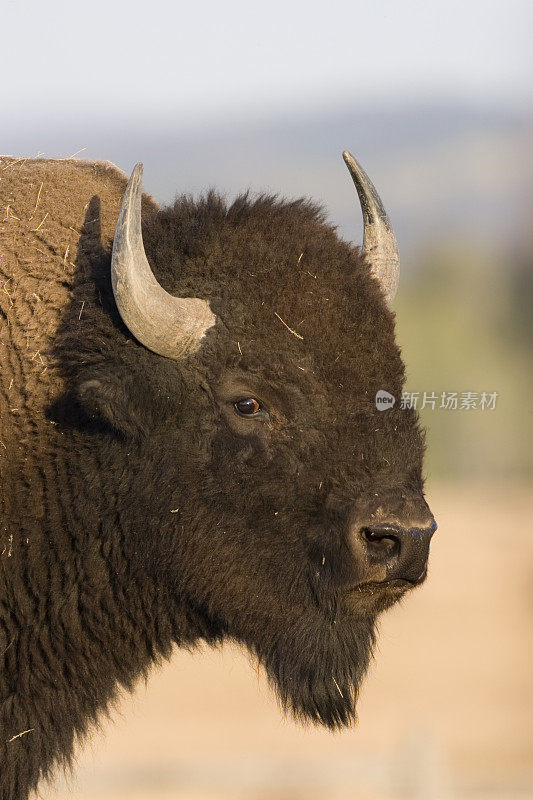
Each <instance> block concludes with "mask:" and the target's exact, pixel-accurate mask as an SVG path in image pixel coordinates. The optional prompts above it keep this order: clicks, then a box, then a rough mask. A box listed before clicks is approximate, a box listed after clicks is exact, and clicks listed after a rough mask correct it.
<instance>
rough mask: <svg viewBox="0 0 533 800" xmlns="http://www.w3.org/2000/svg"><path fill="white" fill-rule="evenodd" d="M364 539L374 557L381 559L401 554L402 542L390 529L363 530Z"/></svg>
mask: <svg viewBox="0 0 533 800" xmlns="http://www.w3.org/2000/svg"><path fill="white" fill-rule="evenodd" d="M362 534H363V538H364V540H365V542H366V545H367V549H368V550H369V552H370V553H372V555H374V556H377V557H378V558H381V559H386V558H390V557H391V556H395V555H398V554H399V551H400V541H399V539H398V537H397V536H395V535H394V533H393V532H392V531H391V530H390V529H388V528H378V527H376V528H363V529H362Z"/></svg>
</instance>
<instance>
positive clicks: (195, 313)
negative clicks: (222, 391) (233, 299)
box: [111, 164, 216, 359]
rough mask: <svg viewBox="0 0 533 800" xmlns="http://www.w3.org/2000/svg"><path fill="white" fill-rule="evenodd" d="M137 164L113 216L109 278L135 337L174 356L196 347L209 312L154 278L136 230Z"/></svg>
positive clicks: (211, 318) (138, 218)
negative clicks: (113, 233) (116, 216)
mask: <svg viewBox="0 0 533 800" xmlns="http://www.w3.org/2000/svg"><path fill="white" fill-rule="evenodd" d="M142 169H143V168H142V164H137V166H136V167H135V169H134V170H133V172H132V174H131V178H130V180H129V183H128V185H127V187H126V192H125V194H124V198H123V200H122V206H121V208H120V214H119V216H118V221H117V227H116V230H115V238H114V241H113V254H112V256H111V282H112V285H113V293H114V295H115V300H116V303H117V307H118V310H119V312H120V316H121V317H122V320H123V321H124V324H125V325H126V326H127V328H128V329H129V330H130V331H131V333H132V334H133V335H134V336H135V338H136V339H138V341H139V342H140V343H141V344H143V345H144V346H145V347H147V348H148V349H149V350H153V352H154V353H158V354H159V355H161V356H166V357H167V358H173V359H178V358H180V357H182V356H185V355H187V354H189V353H193V352H195V351H196V350H198V348H199V347H200V342H201V340H202V338H203V336H204V335H205V333H206V331H207V330H208V329H209V328H211V327H212V326H213V325H214V324H215V319H216V317H215V315H214V314H213V312H212V311H211V309H210V308H209V303H208V302H207V301H206V300H200V299H198V298H197V297H174V295H171V294H169V293H168V292H166V291H165V290H164V289H163V287H162V286H160V284H159V283H158V282H157V280H156V278H155V276H154V274H153V272H152V270H151V269H150V265H149V263H148V259H147V258H146V254H145V252H144V245H143V240H142V231H141V199H142Z"/></svg>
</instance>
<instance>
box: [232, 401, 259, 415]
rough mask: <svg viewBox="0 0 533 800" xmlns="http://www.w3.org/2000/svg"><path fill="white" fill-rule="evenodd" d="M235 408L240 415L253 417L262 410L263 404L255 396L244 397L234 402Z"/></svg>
mask: <svg viewBox="0 0 533 800" xmlns="http://www.w3.org/2000/svg"><path fill="white" fill-rule="evenodd" d="M233 408H234V409H235V411H236V412H237V414H238V415H239V416H240V417H253V416H255V415H256V414H258V413H259V411H261V404H260V403H259V402H258V401H257V400H256V399H255V397H243V398H242V399H241V400H237V402H236V403H234V404H233Z"/></svg>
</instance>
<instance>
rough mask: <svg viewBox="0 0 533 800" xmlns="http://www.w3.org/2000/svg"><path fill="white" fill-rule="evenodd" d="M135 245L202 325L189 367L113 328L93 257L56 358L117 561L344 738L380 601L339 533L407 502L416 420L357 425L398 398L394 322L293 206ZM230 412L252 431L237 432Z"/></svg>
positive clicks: (308, 213)
mask: <svg viewBox="0 0 533 800" xmlns="http://www.w3.org/2000/svg"><path fill="white" fill-rule="evenodd" d="M144 239H145V247H146V251H147V255H148V258H149V260H150V261H151V264H152V267H153V269H154V272H155V274H156V276H157V278H158V280H159V281H160V282H161V284H162V285H163V286H164V287H165V288H166V289H167V290H168V291H170V292H172V293H175V294H179V295H182V296H187V295H194V296H197V297H202V298H206V299H208V300H209V301H210V303H211V307H212V309H213V311H214V312H215V313H216V314H217V318H218V320H217V324H216V326H215V328H214V329H212V330H210V331H209V332H208V333H207V335H206V337H205V340H204V344H203V346H202V347H201V349H200V350H199V352H198V353H197V354H196V355H194V356H192V357H189V358H188V359H187V360H186V361H185V362H182V363H176V362H172V361H170V360H166V359H163V358H161V357H158V356H156V355H154V354H152V353H150V352H148V351H146V350H145V349H144V348H142V347H140V346H139V345H138V344H137V343H136V342H134V341H131V340H130V341H128V334H127V331H125V330H124V329H122V330H120V331H119V332H116V331H115V330H114V329H112V328H111V326H112V324H113V323H114V324H115V325H117V326H118V327H119V328H121V327H122V326H121V323H119V322H117V320H116V315H113V314H112V313H111V316H109V313H108V314H107V315H106V311H108V312H110V310H111V309H112V301H111V299H110V297H109V285H108V274H109V261H108V257H107V256H103V257H102V259H101V263H100V265H99V270H98V276H97V283H98V284H99V292H100V296H102V295H104V296H107V298H108V300H107V303H106V304H107V309H106V307H105V306H106V304H104V311H102V310H100V309H99V308H98V307H97V306H95V307H94V308H93V309H92V311H93V313H94V316H91V315H90V314H89V312H88V313H87V317H86V322H85V325H84V326H83V329H82V330H79V329H78V332H77V336H76V338H77V347H76V348H73V347H72V341H71V340H70V339H69V342H68V352H67V353H65V351H64V350H61V347H60V348H59V352H60V353H61V358H62V359H63V360H64V362H65V366H66V367H67V371H68V374H69V379H70V382H71V385H73V387H74V391H75V392H77V398H78V401H79V402H80V405H81V406H82V407H83V408H84V409H85V412H86V413H87V415H88V416H89V417H92V419H93V420H97V421H98V424H99V426H100V427H99V428H98V430H97V431H96V432H95V431H93V432H92V433H91V435H92V436H93V438H94V446H95V447H96V448H99V447H109V446H110V440H111V439H112V440H113V448H114V449H115V452H116V458H117V459H118V461H119V462H121V464H122V466H121V468H120V469H121V472H122V474H123V480H125V481H126V482H127V484H128V498H129V499H128V504H127V506H126V507H124V508H122V509H120V514H121V519H122V524H123V525H124V528H125V530H126V531H127V532H128V536H129V537H131V540H130V542H129V544H130V546H131V548H132V551H131V560H132V562H133V563H134V564H136V568H137V569H138V570H139V571H140V572H142V571H144V570H148V571H149V572H150V574H151V575H152V576H154V578H157V579H159V580H164V581H165V583H166V585H168V586H169V587H171V589H172V592H173V593H174V596H175V597H176V598H177V599H178V601H179V603H180V604H182V605H184V606H185V607H190V608H193V609H195V610H196V611H197V612H199V613H201V614H202V615H205V616H206V617H207V618H208V619H209V620H210V621H211V624H212V625H213V626H214V628H216V629H219V631H220V634H221V635H223V636H229V637H233V638H235V639H237V640H239V641H242V642H244V643H245V644H246V645H247V646H248V647H249V648H250V650H251V651H252V652H254V653H256V654H257V656H258V657H259V659H260V660H261V662H262V663H263V664H264V665H265V667H266V669H267V672H268V674H269V676H270V678H271V680H272V682H273V684H274V686H275V688H276V689H277V691H278V693H279V696H280V698H281V700H282V702H283V704H284V705H285V706H287V707H288V708H290V709H291V710H292V711H294V713H295V714H296V715H298V716H301V717H306V718H311V719H313V720H315V721H319V722H322V723H324V724H326V725H328V726H336V725H342V724H346V723H347V722H349V721H350V719H352V718H353V716H354V713H355V711H354V700H355V695H356V692H357V687H358V685H359V682H360V679H361V677H362V675H363V674H364V672H365V670H366V668H367V665H368V661H369V657H370V653H371V649H372V643H373V637H374V633H373V632H374V621H375V617H376V615H377V613H378V612H379V611H381V610H382V609H383V608H385V607H386V606H387V605H388V604H390V603H391V602H393V600H394V599H396V598H395V597H390V596H388V595H384V594H378V596H376V597H373V598H369V597H366V596H361V597H358V598H357V596H356V593H354V591H353V586H354V584H355V583H356V582H357V580H358V564H357V561H356V559H355V558H354V555H353V553H352V552H351V550H350V545H349V542H348V529H349V525H350V524H351V523H353V520H354V518H355V519H357V518H358V515H359V516H361V518H363V516H364V514H365V513H366V512H367V510H368V508H369V507H370V505H371V504H372V503H374V504H375V505H376V504H377V503H378V501H379V500H380V498H383V497H387V498H388V497H390V496H391V495H393V496H394V495H395V494H396V495H397V496H398V497H399V496H400V495H402V496H405V495H408V496H410V497H411V496H421V492H422V480H421V461H422V453H423V445H422V439H421V435H420V432H419V429H418V427H417V423H416V419H415V418H414V415H413V414H412V413H410V412H407V411H400V410H390V411H388V412H386V413H380V412H378V411H376V409H375V405H374V397H375V394H376V391H377V390H378V389H382V388H383V389H386V390H388V391H389V392H391V393H393V394H394V395H395V396H397V397H398V396H399V395H400V394H401V389H402V385H403V378H404V374H403V365H402V362H401V359H400V354H399V351H398V349H397V347H396V345H395V343H394V336H393V318H392V314H391V313H390V311H389V310H388V309H387V308H386V307H385V304H384V301H383V299H382V296H381V293H380V289H379V287H378V285H377V284H376V282H375V281H374V280H373V279H372V278H371V277H370V276H369V272H368V268H367V266H366V264H364V263H363V262H362V261H361V260H360V258H359V256H358V254H357V251H356V250H354V248H353V247H351V246H350V245H348V244H346V243H344V242H342V241H340V240H339V239H338V238H337V236H336V234H335V232H334V230H333V229H332V228H331V227H329V226H327V225H326V224H324V222H323V220H322V215H321V212H320V211H319V210H317V209H316V208H315V207H314V206H312V205H311V204H309V203H307V202H303V201H299V202H295V203H283V202H279V201H276V200H275V199H273V198H268V197H263V198H260V199H259V200H257V201H255V202H251V201H249V200H248V199H247V198H246V197H243V198H240V199H239V200H237V201H236V202H235V203H234V204H233V205H232V206H231V207H230V208H229V209H228V208H226V206H225V205H224V203H223V202H222V201H221V200H220V199H219V198H218V197H216V196H215V195H210V196H209V197H208V198H207V199H205V200H202V201H200V202H199V203H198V204H194V203H192V202H191V201H189V200H187V199H183V200H181V201H179V202H177V203H176V205H175V206H174V207H173V208H171V209H167V210H165V211H162V212H160V213H159V214H157V215H155V216H154V217H152V218H151V219H150V220H149V221H148V223H147V225H146V227H145V232H144ZM113 316H115V319H112V317H113ZM289 328H290V329H292V330H289ZM102 330H103V331H105V332H106V334H105V343H104V346H102V344H103V341H104V339H103V337H102ZM108 331H109V333H107V332H108ZM67 358H68V363H67V360H66V359H67ZM81 365H83V366H81ZM243 397H244V398H246V397H254V398H257V399H258V400H259V402H260V404H261V409H262V411H263V412H264V413H263V414H262V416H261V417H260V418H259V419H245V418H241V417H239V416H238V415H237V414H236V412H235V409H234V403H235V402H236V401H237V400H239V398H243ZM132 448H134V450H133V452H134V453H135V456H132V455H128V453H132ZM121 453H122V459H123V460H122V461H121ZM111 480H112V478H111ZM376 498H378V499H377V500H376Z"/></svg>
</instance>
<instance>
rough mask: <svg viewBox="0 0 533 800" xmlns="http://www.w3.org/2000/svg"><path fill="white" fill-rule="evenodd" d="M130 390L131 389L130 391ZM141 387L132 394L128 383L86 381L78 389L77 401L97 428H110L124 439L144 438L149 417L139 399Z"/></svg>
mask: <svg viewBox="0 0 533 800" xmlns="http://www.w3.org/2000/svg"><path fill="white" fill-rule="evenodd" d="M132 388H133V387H131V389H132ZM139 391H140V392H141V393H142V389H141V387H139V386H137V387H136V390H135V393H133V391H130V387H129V386H128V385H127V383H124V382H123V381H120V380H118V379H114V378H113V377H111V378H108V377H107V376H106V377H103V378H100V377H98V378H94V377H92V378H88V379H87V380H83V381H81V383H79V384H78V387H77V392H76V394H77V399H78V402H79V403H80V405H81V407H82V409H83V411H84V412H85V414H86V416H87V417H89V419H91V420H92V421H93V422H96V423H97V424H99V425H103V426H105V427H109V428H111V429H112V430H113V431H114V432H115V433H118V434H120V435H121V436H124V437H127V438H136V437H139V436H143V435H145V434H146V433H147V432H148V429H149V427H150V414H149V413H147V409H146V408H145V410H144V412H141V410H140V409H141V407H142V406H143V403H142V402H140V398H139V397H138V394H139Z"/></svg>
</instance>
